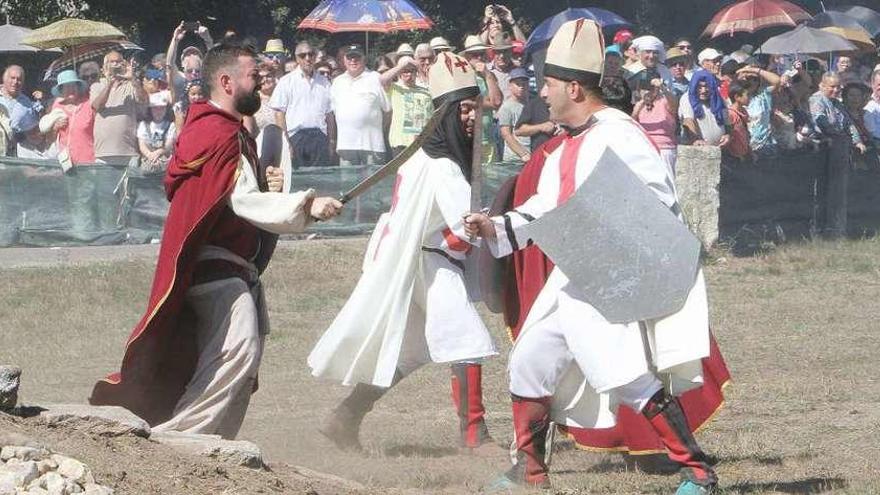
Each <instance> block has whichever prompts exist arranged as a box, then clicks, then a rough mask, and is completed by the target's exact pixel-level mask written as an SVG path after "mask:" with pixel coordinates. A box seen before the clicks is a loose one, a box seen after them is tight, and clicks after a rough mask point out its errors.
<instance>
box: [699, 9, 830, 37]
mask: <svg viewBox="0 0 880 495" xmlns="http://www.w3.org/2000/svg"><path fill="white" fill-rule="evenodd" d="M812 18H813V16H811V15H810V14H808V13H807V12H806V11H805V10H804V9H802V8H800V7H798V6H797V5H795V4H793V3H791V2H786V1H785V0H744V1H742V2H737V3H735V4H733V5H728V6H727V7H725V8H723V9H721V10H720V11H718V13H717V14H715V16H714V17H713V18H712V20H711V21H710V22H709V25H708V26H706V29H705V30H704V31H703V34H702V36H709V37H711V38H717V37H718V36H722V35H725V34H727V35H733V33H754V32H755V31H760V30H761V29H766V28H769V27H774V26H792V27H794V26H797V24H798V23H799V22H801V21H809V20H810V19H812Z"/></svg>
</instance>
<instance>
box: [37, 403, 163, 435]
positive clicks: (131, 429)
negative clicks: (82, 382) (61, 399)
mask: <svg viewBox="0 0 880 495" xmlns="http://www.w3.org/2000/svg"><path fill="white" fill-rule="evenodd" d="M42 407H43V408H44V409H45V410H44V411H42V412H41V413H40V418H41V419H42V420H43V421H44V422H45V423H46V424H48V425H51V426H58V425H67V426H72V427H74V428H79V429H85V430H87V431H88V432H90V433H94V434H97V435H100V436H105V437H118V436H123V435H136V436H139V437H144V438H148V437H149V436H150V425H149V424H147V422H146V421H144V420H143V419H141V418H140V417H138V416H137V415H135V414H134V413H132V412H131V411H129V410H128V409H125V408H124V407H118V406H89V405H85V404H51V405H46V406H42Z"/></svg>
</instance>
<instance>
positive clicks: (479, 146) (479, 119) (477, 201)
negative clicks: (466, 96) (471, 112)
mask: <svg viewBox="0 0 880 495" xmlns="http://www.w3.org/2000/svg"><path fill="white" fill-rule="evenodd" d="M475 113H476V115H475V117H474V144H473V148H472V155H471V211H472V212H476V211H480V210H482V209H483V196H482V192H483V187H482V186H483V97H482V96H477V108H476V109H475Z"/></svg>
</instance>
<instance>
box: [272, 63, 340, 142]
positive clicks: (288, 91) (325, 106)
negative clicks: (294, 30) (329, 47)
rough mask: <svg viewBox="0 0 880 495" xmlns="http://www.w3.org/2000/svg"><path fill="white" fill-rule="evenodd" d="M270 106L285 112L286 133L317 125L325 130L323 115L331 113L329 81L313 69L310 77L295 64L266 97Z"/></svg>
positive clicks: (314, 127) (325, 132)
mask: <svg viewBox="0 0 880 495" xmlns="http://www.w3.org/2000/svg"><path fill="white" fill-rule="evenodd" d="M269 107H270V108H272V110H277V111H279V112H284V122H285V124H286V125H287V135H288V136H293V135H294V134H296V132H297V131H300V130H302V129H320V130H321V132H323V133H324V134H327V120H326V118H325V117H326V115H327V114H328V113H330V111H331V110H330V81H328V80H327V78H326V77H324V76H323V75H321V74H318V73H317V72H315V73H314V74H312V77H311V79H310V78H307V77H306V76H305V74H303V71H302V69H300V68H296V69H294V70H293V71H292V72H291V73H290V74H287V75H285V76H284V77H282V78H281V79H280V80H279V81H278V86H276V87H275V90H274V91H272V98H271V99H269Z"/></svg>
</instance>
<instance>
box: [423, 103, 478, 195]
mask: <svg viewBox="0 0 880 495" xmlns="http://www.w3.org/2000/svg"><path fill="white" fill-rule="evenodd" d="M479 94H480V90H479V88H476V87H472V88H462V89H459V90H455V91H453V92H452V93H447V94H445V95H443V96H440V97H438V98H435V99H434V108H442V107H443V105H444V104H445V105H446V107H445V109H443V110H442V111H443V116H442V118H441V120H440V123H439V124H438V125H437V128H436V129H434V132H433V134H431V135H430V136H428V138H427V139H425V142H424V143H423V144H422V149H423V150H424V151H425V153H426V154H427V155H428V156H430V157H431V158H449V159H450V160H452V161H453V162H455V163H457V164H458V166H459V167H461V172H462V173H463V174H464V177H465V178H466V179H467V180H468V181H469V182H470V180H471V157H472V152H471V150H472V148H473V135H470V136H469V135H468V133H467V131H466V130H465V127H464V124H463V123H462V119H461V112H462V110H461V102H462V100H466V99H468V98H475V97H477V96H479ZM474 125H481V124H480V123H479V122H475V123H474Z"/></svg>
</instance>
